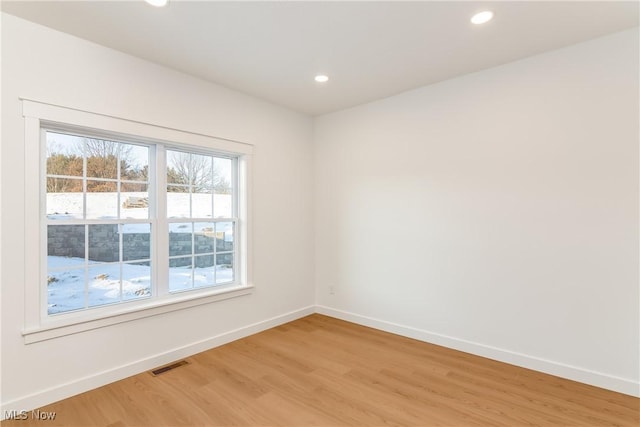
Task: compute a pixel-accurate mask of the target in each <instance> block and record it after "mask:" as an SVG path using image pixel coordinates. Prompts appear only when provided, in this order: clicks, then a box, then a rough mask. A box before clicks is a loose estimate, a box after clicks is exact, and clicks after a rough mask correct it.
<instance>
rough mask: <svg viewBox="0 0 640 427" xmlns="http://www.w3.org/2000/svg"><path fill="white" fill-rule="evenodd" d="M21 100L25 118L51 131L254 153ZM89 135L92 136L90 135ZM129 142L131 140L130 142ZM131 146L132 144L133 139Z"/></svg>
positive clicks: (234, 144) (244, 146)
mask: <svg viewBox="0 0 640 427" xmlns="http://www.w3.org/2000/svg"><path fill="white" fill-rule="evenodd" d="M20 100H21V101H22V115H23V116H24V117H33V118H38V119H40V120H43V121H47V122H51V128H52V129H55V125H53V124H54V123H63V124H64V125H63V129H67V130H68V129H70V126H69V125H67V124H68V123H71V124H73V126H72V127H80V128H91V129H93V130H102V131H104V132H105V134H104V135H102V136H104V137H109V136H113V135H114V133H118V134H122V135H124V136H134V137H135V136H138V137H141V138H144V139H145V140H159V141H164V142H167V141H180V143H181V144H188V145H192V146H196V147H202V148H206V149H208V150H212V149H213V150H220V151H226V152H229V153H234V154H251V153H252V152H253V145H251V144H248V143H246V142H240V141H234V140H231V139H225V138H219V137H215V136H212V135H205V134H200V133H194V132H187V131H183V130H179V129H173V128H169V127H165V126H162V125H157V124H153V123H145V122H138V121H134V120H129V119H124V118H121V117H115V116H108V115H104V114H99V113H93V112H90V111H84V110H79V109H75V108H69V107H63V106H60V105H54V104H48V103H45V102H39V101H34V100H30V99H25V98H20ZM92 134H94V133H93V132H92ZM94 135H95V134H94ZM96 136H101V135H96ZM128 139H129V140H131V138H128ZM132 142H135V138H134V139H133V140H132Z"/></svg>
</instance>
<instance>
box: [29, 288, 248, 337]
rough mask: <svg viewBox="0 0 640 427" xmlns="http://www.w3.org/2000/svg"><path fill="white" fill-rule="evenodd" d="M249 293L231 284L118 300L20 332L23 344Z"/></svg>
mask: <svg viewBox="0 0 640 427" xmlns="http://www.w3.org/2000/svg"><path fill="white" fill-rule="evenodd" d="M252 292H253V286H252V285H248V286H234V287H231V288H223V289H216V288H213V289H212V288H205V290H204V291H203V292H182V293H180V294H171V295H170V296H168V297H167V298H156V299H152V300H148V302H147V303H146V304H145V303H141V302H139V301H135V304H132V305H130V306H129V307H127V303H120V304H115V305H112V306H109V307H104V308H105V311H104V312H103V314H96V312H97V310H99V309H95V310H90V311H80V312H77V313H69V314H68V315H60V316H59V317H60V320H59V321H56V317H58V316H55V317H52V320H48V321H47V322H46V323H44V322H43V324H42V326H38V327H32V328H31V329H25V330H23V331H22V335H23V337H24V343H25V344H32V343H36V342H40V341H45V340H50V339H53V338H58V337H62V336H65V335H71V334H77V333H79V332H84V331H90V330H92V329H98V328H104V327H105V326H111V325H116V324H118V323H124V322H130V321H132V320H137V319H143V318H145V317H150V316H156V315H158V314H163V313H169V312H171V311H176V310H182V309H185V308H189V307H195V306H197V305H202V304H208V303H211V302H215V301H222V300H225V299H230V298H235V297H239V296H242V295H248V294H250V293H252Z"/></svg>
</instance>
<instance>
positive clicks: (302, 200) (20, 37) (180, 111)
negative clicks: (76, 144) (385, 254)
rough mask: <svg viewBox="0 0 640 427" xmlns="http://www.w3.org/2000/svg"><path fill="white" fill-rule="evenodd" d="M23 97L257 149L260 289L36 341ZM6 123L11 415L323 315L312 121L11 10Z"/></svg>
mask: <svg viewBox="0 0 640 427" xmlns="http://www.w3.org/2000/svg"><path fill="white" fill-rule="evenodd" d="M18 97H26V98H31V99H35V100H39V101H44V102H48V103H53V104H58V105H63V106H67V107H74V108H79V109H84V110H88V111H93V112H97V113H103V114H107V115H113V116H118V117H123V118H127V119H132V120H139V121H142V122H147V123H153V124H159V125H162V126H167V127H172V128H177V129H182V130H186V131H190V132H197V133H203V134H208V135H212V136H217V137H222V138H229V139H234V140H238V141H243V142H248V143H252V144H255V151H254V156H253V157H254V165H253V166H254V168H253V179H254V195H255V197H254V200H253V220H254V228H253V231H254V235H253V244H254V250H253V256H254V283H255V285H256V289H255V292H254V293H253V294H252V295H250V296H244V297H239V298H235V299H231V300H226V301H222V302H217V303H213V304H209V305H203V306H199V307H196V308H191V309H188V310H183V311H177V312H172V313H169V314H165V315H161V316H155V317H150V318H145V319H142V320H139V321H134V322H129V323H124V324H119V325H115V326H112V327H106V328H102V329H97V330H93V331H89V332H85V333H80V334H76V335H72V336H67V337H63V338H59V339H55V340H50V341H44V342H39V343H36V344H30V345H24V343H23V337H22V336H21V329H22V328H23V326H24V298H23V289H24V280H23V277H24V270H25V269H29V268H36V266H37V259H36V256H35V255H34V254H27V255H25V254H24V245H23V242H22V240H23V233H24V229H25V227H31V226H33V225H32V224H25V222H24V219H23V217H24V211H23V210H24V208H23V206H24V197H23V192H24V188H23V185H22V184H21V181H22V179H23V176H24V164H25V153H24V149H23V144H24V142H23V139H24V138H23V119H22V117H21V109H20V105H19V102H18ZM2 122H3V123H2V124H3V127H2V146H1V149H2V156H1V159H2V165H1V167H2V180H1V182H2V192H1V194H2V206H3V207H6V208H7V209H6V210H3V212H2V233H3V234H2V265H4V266H11V268H10V269H7V268H5V269H3V270H2V343H1V345H2V356H3V358H2V370H1V374H2V384H1V385H2V389H1V391H2V395H1V400H2V402H3V404H4V405H6V406H4V408H3V409H9V408H16V409H22V408H25V409H27V408H32V407H35V406H38V405H41V404H44V403H48V402H50V401H52V400H57V399H60V398H63V397H66V396H68V395H70V394H73V393H77V392H79V391H83V390H84V389H87V388H91V387H95V386H97V385H100V384H102V383H104V382H108V381H112V380H115V379H118V378H120V377H123V376H126V375H130V374H133V373H135V372H137V371H139V370H141V369H147V368H149V367H151V366H154V364H156V363H158V361H160V360H163V359H168V358H172V357H176V355H177V357H180V355H182V354H184V355H186V354H189V352H192V351H194V350H203V349H205V348H207V347H208V346H212V345H214V344H216V343H220V342H224V341H225V340H228V339H231V338H234V337H238V336H240V335H242V334H243V333H248V332H251V331H255V330H258V329H260V328H262V327H267V326H269V325H273V324H274V323H277V322H280V321H284V320H287V319H290V318H292V317H295V316H300V315H302V314H303V313H308V312H311V311H312V310H313V308H312V305H313V298H314V294H313V261H314V259H313V258H314V257H313V224H312V218H313V211H312V202H313V200H312V195H311V191H310V189H311V188H312V173H311V169H312V168H311V166H312V158H311V154H312V147H311V145H312V121H311V119H310V118H308V117H306V116H303V115H301V114H297V113H293V112H290V111H288V110H285V109H283V108H280V107H276V106H273V105H271V104H268V103H265V102H263V101H259V100H257V99H255V98H251V97H249V96H246V95H243V94H240V93H237V92H234V91H231V90H228V89H225V88H223V87H220V86H216V85H213V84H209V83H206V82H204V81H201V80H198V79H195V78H192V77H189V76H187V75H184V74H181V73H178V72H175V71H172V70H169V69H166V68H163V67H160V66H157V65H154V64H151V63H148V62H145V61H143V60H140V59H136V58H134V57H131V56H128V55H124V54H122V53H119V52H116V51H113V50H110V49H106V48H104V47H100V46H97V45H95V44H92V43H89V42H87V41H83V40H80V39H77V38H74V37H71V36H69V35H66V34H62V33H59V32H56V31H53V30H50V29H47V28H45V27H41V26H38V25H35V24H32V23H29V22H27V21H23V20H21V19H18V18H15V17H13V16H11V15H6V14H3V15H2ZM275 254H277V256H274V255H275ZM287 313H290V315H287ZM256 323H258V325H254V324H256ZM249 325H253V326H251V327H249V328H245V327H247V326H249ZM243 328H244V329H243ZM238 329H240V331H237V330H238ZM221 335H222V336H221ZM167 353H168V354H167ZM149 365H151V366H149Z"/></svg>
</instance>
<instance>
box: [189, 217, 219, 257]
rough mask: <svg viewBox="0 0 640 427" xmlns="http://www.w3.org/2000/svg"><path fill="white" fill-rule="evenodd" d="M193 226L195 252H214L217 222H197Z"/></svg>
mask: <svg viewBox="0 0 640 427" xmlns="http://www.w3.org/2000/svg"><path fill="white" fill-rule="evenodd" d="M193 226H194V241H195V253H196V254H205V253H213V250H214V248H213V246H214V245H215V224H214V223H212V222H196V223H194V224H193ZM212 265H213V261H212Z"/></svg>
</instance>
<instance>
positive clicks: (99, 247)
mask: <svg viewBox="0 0 640 427" xmlns="http://www.w3.org/2000/svg"><path fill="white" fill-rule="evenodd" d="M119 260H120V234H119V233H118V225H117V224H90V225H89V261H90V262H91V261H94V262H116V261H119Z"/></svg>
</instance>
